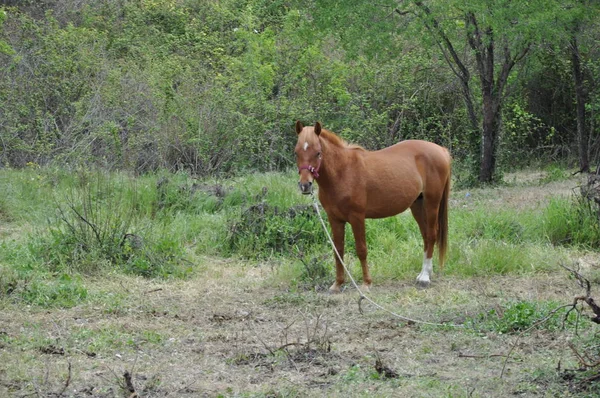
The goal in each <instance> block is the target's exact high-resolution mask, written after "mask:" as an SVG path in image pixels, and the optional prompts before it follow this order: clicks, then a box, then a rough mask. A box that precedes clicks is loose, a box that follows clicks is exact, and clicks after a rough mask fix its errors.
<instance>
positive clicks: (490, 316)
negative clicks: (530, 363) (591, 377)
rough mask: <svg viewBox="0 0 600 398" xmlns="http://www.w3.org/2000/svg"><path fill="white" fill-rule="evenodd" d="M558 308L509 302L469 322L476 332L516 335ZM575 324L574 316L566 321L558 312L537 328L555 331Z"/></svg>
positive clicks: (570, 316) (542, 304)
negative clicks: (486, 331)
mask: <svg viewBox="0 0 600 398" xmlns="http://www.w3.org/2000/svg"><path fill="white" fill-rule="evenodd" d="M559 306H560V305H559V304H557V303H554V302H533V301H515V302H510V303H508V304H507V305H506V306H504V307H501V306H497V307H495V308H493V309H490V310H489V311H487V312H485V313H482V314H479V315H478V316H477V317H476V318H475V319H472V320H471V324H473V325H474V326H475V328H476V329H478V330H489V331H493V332H496V333H500V334H507V333H508V334H512V333H518V332H521V331H523V330H527V329H528V328H530V327H532V326H533V325H535V324H536V322H539V321H541V320H544V319H545V318H547V317H548V316H549V315H551V313H552V311H554V310H555V309H556V308H557V307H559ZM575 322H576V315H575V314H569V316H568V317H567V319H564V311H562V312H561V311H558V312H557V313H556V314H553V316H551V317H550V318H548V319H546V320H545V321H544V322H541V323H540V324H539V325H537V327H538V329H544V330H557V329H559V328H561V327H563V326H573V325H574V324H575Z"/></svg>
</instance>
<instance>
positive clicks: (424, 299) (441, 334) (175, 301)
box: [0, 262, 585, 397]
mask: <svg viewBox="0 0 600 398" xmlns="http://www.w3.org/2000/svg"><path fill="white" fill-rule="evenodd" d="M213 266H214V267H215V269H219V271H220V272H219V273H218V274H216V273H215V275H218V277H212V276H211V273H206V274H204V275H201V276H198V277H197V278H194V279H193V280H190V281H187V282H172V283H162V284H161V283H156V282H150V281H147V280H143V279H132V278H126V277H115V278H113V279H109V280H99V281H96V282H95V285H94V287H95V289H96V293H95V297H96V299H95V300H94V301H93V302H92V303H90V304H89V305H85V306H80V307H76V308H72V309H69V310H50V311H46V310H44V311H42V310H39V309H34V308H17V307H11V306H8V307H7V308H6V309H5V310H4V311H2V314H0V324H1V325H3V328H2V341H3V345H1V346H0V361H1V365H0V395H2V396H15V395H16V396H23V395H26V394H30V393H35V392H36V391H40V392H41V393H43V394H45V395H42V396H52V394H53V393H56V392H58V391H60V390H61V389H62V388H63V387H64V385H65V383H66V380H67V378H69V377H70V379H69V380H70V381H69V383H68V384H69V386H68V388H67V389H66V390H65V391H66V392H65V395H67V396H97V397H112V396H120V394H122V391H124V390H127V389H129V387H130V386H127V384H126V383H125V379H124V378H123V375H124V374H125V372H128V373H129V375H130V379H129V382H130V383H131V386H132V387H133V388H134V389H135V391H136V392H137V393H139V394H140V395H141V396H166V395H169V394H170V396H178V397H186V396H189V397H192V396H193V397H196V396H218V395H222V396H237V395H243V394H247V395H254V394H260V395H261V396H283V395H293V396H307V395H311V396H312V395H333V396H364V394H367V395H373V394H374V395H379V396H387V395H394V394H397V393H398V392H399V391H400V392H402V393H403V395H405V396H416V395H422V394H423V393H425V395H428V396H436V395H438V394H443V393H444V392H446V393H448V392H451V393H452V394H459V395H460V394H470V395H471V396H507V395H512V394H517V395H520V396H528V395H536V394H539V393H542V394H543V393H544V392H545V393H550V394H552V393H553V392H560V391H562V392H565V391H567V392H568V389H569V388H568V386H566V385H564V384H561V383H559V382H558V381H557V380H556V379H557V378H556V377H553V375H554V376H555V369H556V367H557V365H558V363H559V362H561V364H562V365H561V366H563V367H566V366H567V364H568V363H569V361H570V360H571V359H570V358H571V356H570V355H568V347H567V345H566V344H567V338H571V337H572V336H571V335H570V334H568V333H565V332H563V331H548V330H544V329H541V330H533V331H531V333H529V334H528V335H527V336H522V337H521V338H520V339H519V341H517V338H516V336H515V335H502V334H498V333H494V332H490V331H483V332H482V331H479V332H478V331H477V330H474V329H472V328H471V329H470V328H469V327H466V328H464V327H463V328H459V329H456V328H451V327H441V328H440V327H432V326H422V325H419V324H407V323H406V322H402V321H400V320H398V319H395V318H393V317H391V316H390V315H388V314H386V313H384V312H381V311H378V310H376V309H375V308H373V307H370V306H368V305H365V304H363V305H362V308H363V310H364V314H360V313H359V311H358V304H357V298H358V297H357V295H356V293H355V292H354V291H353V289H351V288H349V289H347V290H346V291H345V292H344V293H343V294H341V295H337V296H329V295H324V294H317V293H314V292H310V291H307V292H291V291H286V290H282V289H280V288H277V287H273V286H272V285H270V283H269V275H268V273H269V271H265V270H264V269H261V268H246V269H244V268H242V267H241V265H240V264H235V263H234V264H227V263H222V262H215V263H214V264H213ZM209 270H210V268H209ZM577 293H578V289H577V287H576V286H574V285H573V283H572V281H569V280H567V279H566V278H565V277H564V275H560V274H557V275H542V276H535V277H492V278H485V279H484V278H481V279H469V280H457V279H448V278H444V277H443V276H441V277H440V279H439V280H438V282H436V283H434V284H433V286H432V288H430V289H427V290H419V289H416V287H415V286H414V285H413V284H412V283H410V282H402V281H399V282H394V283H391V282H390V283H385V284H383V285H379V286H376V288H375V289H374V291H373V294H372V297H373V298H374V299H376V300H377V301H378V302H381V303H383V304H385V305H386V306H387V307H389V308H392V309H393V310H394V311H397V312H400V313H402V314H403V315H406V316H410V317H413V318H418V319H423V320H426V321H430V322H441V321H444V322H453V323H458V324H464V322H465V320H466V319H471V318H473V317H474V316H476V315H477V314H479V313H485V312H486V311H488V310H489V309H490V308H494V307H497V306H501V305H502V303H504V302H506V301H507V300H538V301H548V300H555V301H557V302H569V301H570V300H571V298H572V297H573V296H574V295H576V294H577ZM111 296H113V298H112V299H111V298H110V297H111ZM117 298H118V299H117ZM584 332H585V331H584ZM515 343H517V345H516V347H515V349H514V351H513V352H512V354H511V356H510V358H509V359H508V360H506V355H507V354H508V352H509V350H510V348H511V346H512V345H513V344H515ZM504 362H506V364H505V363H504ZM69 366H70V367H71V371H69ZM503 367H506V369H505V371H504V374H503V377H502V378H500V374H501V373H502V370H503ZM69 373H71V376H69Z"/></svg>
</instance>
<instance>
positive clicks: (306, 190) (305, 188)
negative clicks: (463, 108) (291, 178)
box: [298, 181, 313, 195]
mask: <svg viewBox="0 0 600 398" xmlns="http://www.w3.org/2000/svg"><path fill="white" fill-rule="evenodd" d="M298 188H300V192H302V194H303V195H308V194H311V193H312V190H313V188H312V182H310V181H309V182H299V183H298Z"/></svg>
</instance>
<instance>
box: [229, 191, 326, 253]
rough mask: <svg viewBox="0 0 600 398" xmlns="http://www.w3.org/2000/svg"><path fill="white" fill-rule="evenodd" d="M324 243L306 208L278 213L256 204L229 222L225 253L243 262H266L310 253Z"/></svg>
mask: <svg viewBox="0 0 600 398" xmlns="http://www.w3.org/2000/svg"><path fill="white" fill-rule="evenodd" d="M326 239H327V238H326V237H325V233H324V232H323V229H322V227H321V224H320V222H319V220H318V218H317V215H316V214H315V212H314V209H313V208H312V206H310V205H305V206H296V207H291V208H288V209H281V208H279V207H277V206H272V205H269V204H267V203H265V202H260V203H257V204H254V205H251V206H248V207H246V208H244V209H243V210H242V212H241V214H239V215H236V216H235V217H234V218H233V219H231V220H230V221H229V238H228V246H229V249H230V250H231V252H232V253H237V254H240V255H242V256H244V257H247V258H268V257H271V256H273V255H275V254H284V253H290V252H292V250H293V249H294V248H302V249H301V250H314V248H315V247H316V246H322V245H323V244H324V243H325V242H326Z"/></svg>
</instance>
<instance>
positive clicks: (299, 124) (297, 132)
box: [296, 120, 304, 134]
mask: <svg viewBox="0 0 600 398" xmlns="http://www.w3.org/2000/svg"><path fill="white" fill-rule="evenodd" d="M303 128H304V125H303V124H302V122H301V121H300V120H296V134H300V132H301V131H302V129H303Z"/></svg>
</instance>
